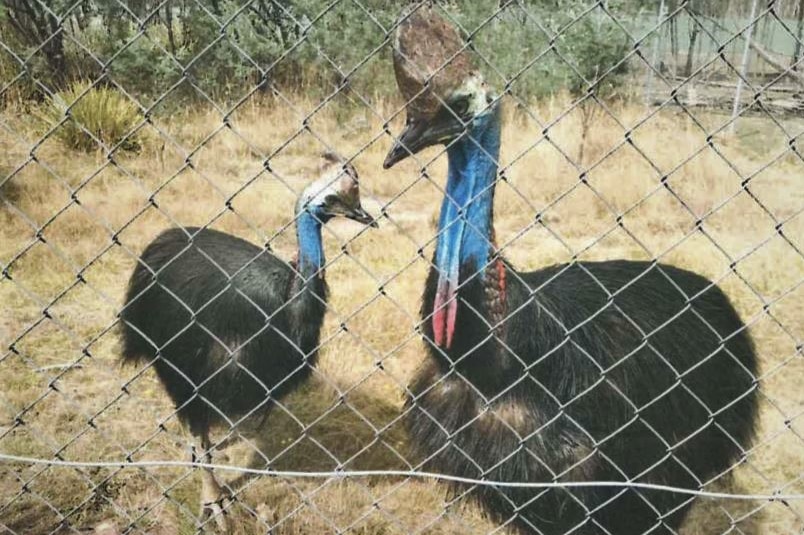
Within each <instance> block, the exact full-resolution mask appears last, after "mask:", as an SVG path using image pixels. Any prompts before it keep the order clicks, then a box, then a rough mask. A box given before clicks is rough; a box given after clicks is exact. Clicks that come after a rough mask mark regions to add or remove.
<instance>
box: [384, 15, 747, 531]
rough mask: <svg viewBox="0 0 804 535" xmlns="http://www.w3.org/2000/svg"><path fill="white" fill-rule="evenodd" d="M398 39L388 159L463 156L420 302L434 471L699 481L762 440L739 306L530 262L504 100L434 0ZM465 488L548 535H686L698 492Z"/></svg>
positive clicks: (420, 420)
mask: <svg viewBox="0 0 804 535" xmlns="http://www.w3.org/2000/svg"><path fill="white" fill-rule="evenodd" d="M394 45H395V49H396V50H395V53H394V62H395V73H396V77H397V82H398V85H399V88H400V91H401V93H402V95H403V96H404V97H405V99H406V100H407V102H408V110H407V122H406V124H405V129H404V130H403V132H402V133H401V134H400V135H399V136H398V138H397V140H396V143H395V144H394V146H393V147H392V149H391V150H390V152H389V153H388V156H387V158H386V160H385V164H384V165H385V167H386V168H387V167H390V166H392V165H394V164H395V163H396V162H398V161H400V160H402V159H404V158H406V157H408V156H409V155H411V154H415V153H417V152H419V151H420V150H423V149H424V148H426V147H428V146H431V145H435V144H444V145H446V146H447V147H448V148H447V156H448V160H449V168H448V178H447V184H446V191H445V195H444V199H443V201H442V207H441V215H440V218H439V232H438V243H437V247H436V253H435V255H434V257H433V266H432V268H431V270H430V273H429V276H428V279H427V282H426V286H425V290H424V298H423V303H422V318H423V322H422V330H423V334H424V337H425V342H426V346H427V357H428V358H427V359H426V361H425V364H424V365H423V367H422V368H421V369H420V370H419V371H418V373H417V374H416V376H415V377H414V379H413V381H412V383H411V385H410V388H409V393H410V395H409V398H408V400H407V412H406V421H407V427H408V429H409V431H410V434H411V444H412V445H413V448H414V450H415V451H417V452H418V454H419V455H420V457H421V458H422V464H421V466H422V467H424V468H425V469H427V470H430V471H435V472H444V473H448V474H452V475H457V476H462V477H464V478H472V479H486V480H496V481H504V482H579V483H583V482H600V481H609V482H637V483H652V484H659V485H669V486H676V487H682V488H687V489H699V488H703V487H705V486H706V485H707V484H708V483H711V482H713V481H717V480H719V479H720V478H721V476H723V475H724V474H727V473H729V472H730V471H731V470H732V468H733V467H734V466H735V465H736V464H738V463H740V462H741V460H742V459H743V458H744V455H745V452H747V451H748V448H749V447H750V443H751V439H752V436H753V434H754V428H755V422H756V419H757V394H756V393H757V389H756V376H757V357H756V354H755V352H754V348H753V346H752V342H751V340H750V339H749V336H748V333H747V332H746V326H745V324H744V323H743V322H742V321H741V320H740V318H739V316H738V314H737V312H736V311H735V309H734V307H733V306H732V305H731V303H730V302H729V300H728V298H727V297H726V296H725V295H724V293H723V292H722V291H721V290H720V289H719V288H718V287H717V286H716V285H715V284H714V283H712V282H711V281H709V280H707V279H706V278H704V277H702V276H700V275H697V274H695V273H692V272H689V271H686V270H683V269H679V268H677V267H673V266H669V265H664V264H660V263H657V262H641V261H627V260H614V261H608V262H573V263H571V264H564V265H557V266H551V267H548V268H544V269H541V270H538V271H534V272H531V273H521V272H517V271H516V270H515V269H514V268H513V267H512V266H511V265H510V264H508V263H507V262H506V261H505V260H504V259H503V258H502V257H501V256H500V253H499V250H498V249H497V248H496V246H495V245H494V243H495V242H494V229H493V206H494V188H495V185H496V183H497V172H498V169H497V166H498V161H499V154H500V141H501V121H502V114H501V112H500V106H501V105H500V102H499V101H500V99H499V97H498V95H497V94H496V93H495V92H494V90H493V89H492V88H491V87H489V86H488V84H486V83H485V81H484V80H483V77H482V75H481V74H480V73H479V72H477V71H476V70H475V69H474V68H473V67H472V64H471V61H470V59H469V53H470V52H469V50H468V49H467V48H465V46H464V43H463V41H462V40H461V38H460V36H459V35H458V33H457V30H456V29H455V28H454V27H453V26H452V25H450V24H449V23H447V22H446V21H445V20H444V19H443V18H442V17H441V16H440V14H439V12H438V11H437V10H436V9H434V8H432V7H429V5H428V4H427V3H424V2H417V3H414V4H413V5H412V6H411V7H410V8H409V9H407V10H406V11H405V13H403V15H402V16H401V17H400V21H399V24H398V29H397V34H396V37H395V39H394ZM456 58H457V59H458V60H459V61H457V62H455V63H454V60H455V59H456ZM445 64H447V65H451V66H449V67H444V65H445ZM435 73H440V74H435ZM434 76H436V77H437V78H436V81H435V83H434V82H433V81H432V80H433V77H434ZM545 135H547V134H545ZM532 174H533V176H534V180H538V175H539V170H538V169H533V170H532ZM453 488H454V490H456V491H460V492H464V491H467V492H470V493H471V495H472V496H473V497H474V498H475V499H477V500H478V502H479V503H480V504H481V505H482V507H483V508H484V510H485V511H486V512H487V513H488V514H489V515H490V516H492V517H493V518H494V519H495V520H497V521H498V522H500V523H504V524H506V525H509V524H510V525H511V526H514V527H515V528H517V529H518V530H520V531H521V532H522V533H539V534H544V535H548V534H549V535H562V534H565V533H579V534H584V535H591V534H593V535H599V534H600V535H602V534H612V535H638V534H643V533H656V534H659V533H675V532H676V531H677V530H678V528H679V527H680V526H681V524H682V522H683V520H684V517H685V515H686V514H687V513H688V511H689V506H690V505H691V503H692V501H693V498H692V497H690V496H687V495H683V494H680V493H673V492H667V491H658V490H638V489H634V488H626V487H618V488H612V487H592V486H588V487H577V488H568V487H564V488H555V489H535V488H524V487H509V486H501V487H490V486H479V487H477V488H474V489H471V488H470V487H468V486H467V485H465V484H456V485H454V486H453Z"/></svg>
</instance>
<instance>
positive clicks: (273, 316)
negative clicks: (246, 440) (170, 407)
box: [121, 228, 327, 434]
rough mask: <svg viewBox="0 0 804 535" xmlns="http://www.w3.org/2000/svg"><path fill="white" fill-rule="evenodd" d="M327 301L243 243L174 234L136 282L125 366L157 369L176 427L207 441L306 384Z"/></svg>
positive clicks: (145, 258) (127, 318)
mask: <svg viewBox="0 0 804 535" xmlns="http://www.w3.org/2000/svg"><path fill="white" fill-rule="evenodd" d="M188 234H189V235H190V236H192V237H191V238H190V237H188ZM326 294H327V290H326V285H325V283H324V281H323V279H322V278H320V277H314V278H313V279H312V280H310V281H309V282H307V283H306V284H305V283H302V282H301V279H300V277H299V276H298V275H297V273H296V271H295V270H294V269H293V268H292V267H291V266H289V265H288V264H287V263H286V262H285V261H283V260H281V259H278V258H276V257H275V256H274V255H273V254H271V253H270V252H268V251H266V250H263V249H261V248H259V247H257V246H255V245H253V244H251V243H249V242H247V241H244V240H241V239H240V238H237V237H235V236H231V235H228V234H224V233H222V232H218V231H215V230H209V229H197V228H187V229H186V231H185V230H182V229H170V230H167V231H166V232H164V233H162V234H161V235H159V236H158V237H157V238H156V239H155V240H154V241H153V242H151V244H150V245H148V247H147V248H146V249H145V251H144V252H143V254H142V257H141V259H140V262H139V263H138V265H137V267H136V268H135V270H134V273H133V274H132V276H131V280H130V281H129V286H128V291H127V293H126V298H125V299H126V305H125V307H124V308H123V311H122V314H121V319H122V329H123V351H122V359H123V361H124V362H126V363H137V362H144V361H153V366H154V368H155V370H156V373H157V375H158V376H159V379H160V380H161V382H162V384H163V385H164V387H165V389H166V390H167V393H168V394H169V395H170V397H171V398H172V400H173V402H174V403H175V404H176V406H177V408H178V409H179V410H178V416H179V418H180V419H181V420H182V421H183V422H184V423H185V424H187V425H188V426H189V428H190V430H191V431H192V432H193V433H194V434H200V433H202V432H205V431H207V430H208V429H209V427H210V426H211V425H213V424H216V423H222V422H223V423H227V424H228V423H231V422H236V421H237V420H238V419H239V418H241V417H242V416H244V415H247V414H249V413H251V412H252V411H254V410H255V409H259V408H261V407H266V406H267V404H268V403H269V402H270V400H271V399H278V398H280V397H281V396H283V395H284V394H285V393H287V392H288V391H290V390H291V389H292V388H293V387H294V386H296V385H298V384H299V382H301V381H302V380H304V379H305V378H306V377H308V376H309V374H310V371H311V367H312V366H313V364H314V363H315V359H316V349H317V347H318V342H319V332H320V328H321V324H322V321H323V318H324V311H325V299H326Z"/></svg>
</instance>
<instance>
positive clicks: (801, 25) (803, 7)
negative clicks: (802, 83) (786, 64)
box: [793, 0, 804, 70]
mask: <svg viewBox="0 0 804 535" xmlns="http://www.w3.org/2000/svg"><path fill="white" fill-rule="evenodd" d="M796 15H797V17H796V18H797V20H796V48H795V50H794V51H793V65H795V64H796V63H798V60H799V58H800V57H801V32H802V30H804V0H799V2H798V13H797V14H796ZM793 68H794V69H796V70H798V66H794V67H793Z"/></svg>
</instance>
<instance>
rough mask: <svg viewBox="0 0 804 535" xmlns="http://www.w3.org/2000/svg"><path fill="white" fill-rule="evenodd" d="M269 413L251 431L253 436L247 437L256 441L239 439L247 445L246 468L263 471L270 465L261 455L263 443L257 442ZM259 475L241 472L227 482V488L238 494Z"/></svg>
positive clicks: (264, 456) (262, 454) (244, 438)
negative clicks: (248, 450)
mask: <svg viewBox="0 0 804 535" xmlns="http://www.w3.org/2000/svg"><path fill="white" fill-rule="evenodd" d="M270 412H271V411H265V414H263V416H262V418H261V419H260V423H259V424H257V426H256V429H254V430H252V431H253V433H254V434H253V435H252V436H250V437H249V439H256V440H254V442H256V444H253V443H252V441H251V440H249V439H247V438H246V437H241V438H242V439H243V440H245V441H246V443H247V444H248V445H249V447H250V448H249V449H250V452H249V456H248V461H247V462H246V466H247V467H248V468H259V469H263V468H266V467H267V466H268V464H269V463H270V459H269V458H268V457H267V456H266V455H265V453H263V443H262V442H263V441H262V440H259V439H260V438H261V437H263V436H264V431H265V429H266V428H267V425H266V423H267V421H268V414H269V413H270ZM258 475H259V474H255V473H253V472H243V473H241V474H240V475H239V476H237V477H236V478H234V479H233V480H231V481H230V482H229V484H228V485H229V488H230V489H232V490H233V491H234V492H238V491H239V490H240V489H242V488H243V486H244V485H245V484H246V483H248V482H249V481H251V480H252V479H254V478H255V477H257V476H258Z"/></svg>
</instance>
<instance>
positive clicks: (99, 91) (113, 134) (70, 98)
mask: <svg viewBox="0 0 804 535" xmlns="http://www.w3.org/2000/svg"><path fill="white" fill-rule="evenodd" d="M39 116H40V118H41V119H42V120H43V122H44V123H46V125H47V127H48V128H54V127H55V130H54V132H53V134H54V136H55V137H56V138H58V139H59V140H61V141H62V142H63V143H64V145H66V146H67V147H69V148H72V149H78V150H83V151H95V150H98V149H99V148H101V147H103V146H104V145H105V146H106V148H108V149H112V148H115V147H116V146H117V145H118V144H120V148H121V149H122V150H138V149H139V148H140V139H139V138H140V136H138V135H137V127H139V125H140V124H141V123H142V116H141V115H140V113H139V110H138V108H137V106H136V105H135V104H134V103H133V102H132V101H131V100H130V99H129V98H128V97H127V96H126V95H124V94H123V93H121V92H120V91H118V90H116V89H114V88H112V87H106V86H93V85H92V84H91V83H90V82H74V83H73V84H72V85H70V87H69V88H68V89H66V90H64V91H59V92H58V93H55V94H53V95H52V96H50V97H49V98H48V99H47V101H46V103H45V105H44V106H43V107H42V109H41V110H40V112H39Z"/></svg>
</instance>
